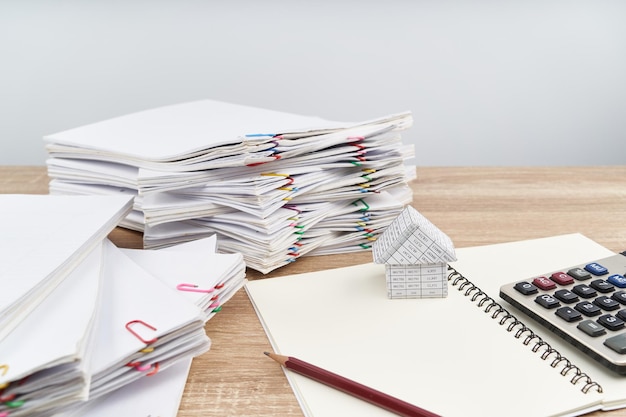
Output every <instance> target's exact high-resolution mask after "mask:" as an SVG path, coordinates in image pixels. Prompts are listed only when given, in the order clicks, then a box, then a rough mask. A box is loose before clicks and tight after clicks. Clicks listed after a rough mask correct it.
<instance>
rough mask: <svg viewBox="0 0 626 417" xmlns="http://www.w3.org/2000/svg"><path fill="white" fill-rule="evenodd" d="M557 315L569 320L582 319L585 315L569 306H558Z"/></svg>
mask: <svg viewBox="0 0 626 417" xmlns="http://www.w3.org/2000/svg"><path fill="white" fill-rule="evenodd" d="M556 315H557V316H559V317H560V318H562V319H563V320H565V321H568V322H572V321H576V320H580V319H581V318H582V317H583V316H582V315H581V314H580V313H579V312H578V311H576V310H574V309H571V308H569V307H561V308H557V309H556Z"/></svg>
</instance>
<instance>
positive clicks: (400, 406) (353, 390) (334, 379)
mask: <svg viewBox="0 0 626 417" xmlns="http://www.w3.org/2000/svg"><path fill="white" fill-rule="evenodd" d="M264 353H265V354H266V355H267V356H269V357H270V358H272V359H274V360H275V361H276V362H278V363H280V364H281V365H282V366H284V367H285V368H287V369H291V370H292V371H294V372H297V373H299V374H301V375H304V376H306V377H308V378H311V379H314V380H315V381H318V382H321V383H322V384H326V385H328V386H330V387H333V388H335V389H337V390H339V391H343V392H345V393H346V394H350V395H352V396H354V397H357V398H360V399H362V400H364V401H367V402H369V403H371V404H374V405H377V406H378V407H381V408H384V409H385V410H387V411H391V412H392V413H395V414H398V415H400V416H406V417H440V416H439V415H438V414H435V413H431V412H430V411H427V410H424V409H423V408H420V407H417V406H415V405H413V404H409V403H407V402H406V401H402V400H400V399H398V398H395V397H392V396H391V395H388V394H385V393H383V392H380V391H377V390H375V389H373V388H370V387H367V386H365V385H363V384H360V383H358V382H356V381H353V380H351V379H348V378H344V377H343V376H340V375H337V374H335V373H332V372H329V371H327V370H325V369H322V368H320V367H318V366H315V365H312V364H310V363H308V362H305V361H302V360H300V359H297V358H292V357H291V356H283V355H277V354H275V353H270V352H264Z"/></svg>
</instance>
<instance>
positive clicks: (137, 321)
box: [126, 320, 158, 345]
mask: <svg viewBox="0 0 626 417" xmlns="http://www.w3.org/2000/svg"><path fill="white" fill-rule="evenodd" d="M133 324H141V325H143V326H145V327H147V328H148V329H150V330H154V331H156V327H153V326H150V325H149V324H148V323H146V322H144V321H141V320H131V321H129V322H128V323H126V330H128V331H129V332H131V333H132V334H133V336H135V337H136V338H137V339H139V340H141V341H142V342H143V343H145V344H147V345H149V344H150V343H154V342H156V341H157V339H158V338H156V337H155V338H154V339H150V340H146V339H144V338H143V337H141V336H140V335H139V334H138V333H137V332H135V331H134V330H133V329H132V328H131V326H132V325H133Z"/></svg>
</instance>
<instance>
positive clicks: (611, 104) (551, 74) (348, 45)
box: [0, 0, 626, 166]
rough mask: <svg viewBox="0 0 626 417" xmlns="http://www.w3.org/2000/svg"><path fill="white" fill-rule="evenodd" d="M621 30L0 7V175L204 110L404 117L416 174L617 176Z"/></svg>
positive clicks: (356, 13)
mask: <svg viewBox="0 0 626 417" xmlns="http://www.w3.org/2000/svg"><path fill="white" fill-rule="evenodd" d="M625 22H626V1H620V0H614V1H604V0H589V1H577V0H567V1H554V0H544V1H532V0H531V1H504V0H497V1H473V0H466V1H408V0H407V1H401V0H384V1H368V0H361V1H341V0H337V1H321V0H319V1H309V2H304V1H274V0H266V1H253V0H247V1H246V0H243V1H242V0H235V1H222V2H218V1H189V0H182V1H158V0H154V1H132V0H129V1H36V0H32V1H31V0H29V1H19V0H15V1H4V0H0V164H1V165H29V164H30V165H42V164H44V163H45V158H46V153H45V150H44V147H43V141H42V139H41V138H42V137H43V136H44V135H45V134H49V133H54V132H58V131H61V130H65V129H69V128H72V127H76V126H80V125H83V124H87V123H91V122H95V121H99V120H103V119H107V118H110V117H114V116H118V115H122V114H125V113H128V112H133V111H138V110H143V109H147V108H151V107H156V106H161V105H167V104H173V103H178V102H182V101H188V100H196V99H202V98H211V99H217V100H223V101H230V102H234V103H240V104H247V105H252V106H259V107H267V108H271V109H276V110H282V111H288V112H293V113H301V114H308V115H317V116H321V117H324V118H327V119H332V120H340V121H358V120H364V119H369V118H373V117H377V116H382V115H385V114H388V113H395V112H399V111H404V110H410V111H412V112H413V115H414V118H415V125H414V127H413V128H411V130H410V131H408V132H406V134H405V135H404V138H405V141H406V142H412V143H414V144H415V145H416V150H417V154H418V155H417V159H416V160H415V163H417V164H418V165H421V166H426V165H600V164H604V165H608V164H624V157H625V156H626V152H625V151H626V145H625V143H626V140H625V139H626V138H625V137H624V136H625V133H626V117H625V116H626V114H625V110H626V82H625V77H626V23H625Z"/></svg>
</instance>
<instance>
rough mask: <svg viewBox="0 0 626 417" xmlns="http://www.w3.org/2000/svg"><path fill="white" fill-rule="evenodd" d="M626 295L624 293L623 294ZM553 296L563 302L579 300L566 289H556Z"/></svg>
mask: <svg viewBox="0 0 626 417" xmlns="http://www.w3.org/2000/svg"><path fill="white" fill-rule="evenodd" d="M624 295H626V294H624ZM554 297H556V298H558V299H559V300H561V301H563V302H564V303H565V304H571V303H575V302H576V301H578V300H579V298H578V296H577V295H576V294H574V293H573V292H571V291H568V290H558V291H555V292H554Z"/></svg>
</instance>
